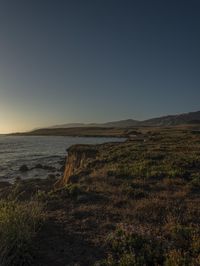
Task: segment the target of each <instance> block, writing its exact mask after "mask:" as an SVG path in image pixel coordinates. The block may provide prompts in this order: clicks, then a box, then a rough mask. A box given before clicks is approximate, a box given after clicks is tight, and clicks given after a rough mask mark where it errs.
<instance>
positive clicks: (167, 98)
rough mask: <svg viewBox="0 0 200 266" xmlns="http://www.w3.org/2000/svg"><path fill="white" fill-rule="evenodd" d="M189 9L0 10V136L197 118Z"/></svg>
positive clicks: (129, 1)
mask: <svg viewBox="0 0 200 266" xmlns="http://www.w3.org/2000/svg"><path fill="white" fill-rule="evenodd" d="M199 14H200V1H199V0H190V1H188V0H187V1H185V0H181V1H179V0H151V1H149V0H17V1H16V0H0V133H7V132H16V131H26V130H30V129H32V128H37V127H42V126H50V125H54V124H62V123H71V122H106V121H115V120H121V119H128V118H132V119H139V120H143V119H147V118H152V117H156V116H162V115H167V114H176V113H183V112H189V111H197V110H200V103H199V100H200V15H199Z"/></svg>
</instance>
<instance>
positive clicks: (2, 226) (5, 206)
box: [0, 200, 44, 266]
mask: <svg viewBox="0 0 200 266" xmlns="http://www.w3.org/2000/svg"><path fill="white" fill-rule="evenodd" d="M43 219H44V215H43V212H42V207H41V205H39V204H38V203H36V202H29V203H19V202H15V201H3V200H1V201H0V265H1V266H15V265H16V266H25V265H26V266H27V265H32V262H33V239H34V237H35V235H36V233H37V230H38V228H39V225H40V223H41V222H42V220H43Z"/></svg>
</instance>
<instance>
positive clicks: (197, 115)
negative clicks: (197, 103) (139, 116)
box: [141, 111, 200, 126]
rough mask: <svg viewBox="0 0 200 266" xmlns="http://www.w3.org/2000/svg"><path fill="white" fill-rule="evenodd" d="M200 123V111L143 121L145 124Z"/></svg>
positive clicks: (175, 124)
mask: <svg viewBox="0 0 200 266" xmlns="http://www.w3.org/2000/svg"><path fill="white" fill-rule="evenodd" d="M192 123H194V124H197V123H200V111H198V112H191V113H185V114H179V115H168V116H162V117H158V118H152V119H148V120H145V121H142V122H141V124H142V125H145V126H177V125H182V124H192Z"/></svg>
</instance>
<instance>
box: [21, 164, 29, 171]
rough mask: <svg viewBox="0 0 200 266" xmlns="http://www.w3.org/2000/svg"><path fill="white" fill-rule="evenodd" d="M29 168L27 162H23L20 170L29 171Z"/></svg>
mask: <svg viewBox="0 0 200 266" xmlns="http://www.w3.org/2000/svg"><path fill="white" fill-rule="evenodd" d="M28 170H29V168H28V166H27V165H26V164H23V165H22V166H21V167H20V168H19V171H20V172H27V171H28Z"/></svg>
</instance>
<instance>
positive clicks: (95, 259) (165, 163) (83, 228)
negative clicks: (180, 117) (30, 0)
mask: <svg viewBox="0 0 200 266" xmlns="http://www.w3.org/2000/svg"><path fill="white" fill-rule="evenodd" d="M138 133H140V134H137V137H133V138H130V139H129V140H127V141H126V142H123V143H107V144H102V145H97V146H91V147H90V146H87V147H86V148H87V149H88V148H91V149H92V150H96V154H97V155H96V157H95V158H91V157H90V158H88V159H86V162H85V164H84V167H82V168H81V169H80V171H79V175H78V177H77V179H76V181H75V180H73V179H72V180H73V182H72V183H70V184H67V185H65V186H64V187H63V188H60V189H57V190H54V189H53V184H54V183H55V180H54V179H52V178H51V179H47V180H30V181H16V183H15V185H14V186H6V187H3V188H1V189H0V196H1V201H2V202H3V203H2V204H3V205H2V204H0V208H4V207H1V206H4V204H8V205H9V206H10V204H11V207H9V208H8V209H10V208H11V209H12V208H13V207H12V206H13V204H15V207H14V209H15V210H16V211H15V212H14V213H12V219H10V218H7V217H9V216H10V211H9V210H8V211H7V212H6V214H5V216H4V217H3V218H1V220H0V238H1V239H4V238H5V232H6V235H9V236H10V235H11V236H12V234H13V235H14V236H13V237H15V238H16V239H19V241H18V242H14V243H13V242H12V241H10V240H8V242H6V247H7V250H8V251H9V250H12V249H13V248H14V249H15V248H16V246H15V245H17V247H19V246H20V247H21V249H20V251H19V253H20V256H19V255H18V253H17V255H16V256H17V259H18V264H17V265H41V266H45V265H48V266H55V265H58V266H66V265H81V266H82V265H83V266H87V265H88V266H90V265H99V266H100V265H107V266H108V265H113V266H115V265H116V266H117V265H119V266H132V265H133V266H134V265H135V266H144V265H147V266H157V265H164V266H190V265H191V266H196V265H200V194H199V193H200V131H198V130H197V129H196V128H192V127H189V128H186V127H182V128H178V127H177V128H163V129H159V128H143V129H141V130H139V129H138ZM79 148H80V147H79V146H76V147H74V149H75V150H78V149H79ZM83 148H84V147H83V146H81V149H83ZM13 199H15V200H14V203H13ZM33 202H34V204H33ZM6 206H7V205H6ZM25 206H27V207H25ZM35 206H36V207H35ZM20 208H22V210H23V211H18V210H21V209H20ZM32 208H33V210H35V208H36V211H33V212H31V213H33V214H32V215H31V216H30V220H31V221H34V225H36V226H32V224H33V223H32V222H30V221H29V219H27V218H26V211H25V213H24V209H25V210H26V209H30V210H31V209H32ZM35 213H36V214H37V215H35ZM13 216H14V217H13ZM15 216H16V217H17V218H16V219H19V220H18V221H22V223H21V222H18V223H17V224H22V225H23V224H24V221H25V224H26V221H28V222H27V223H28V224H30V226H29V227H28V228H27V227H26V226H25V227H24V231H25V233H26V235H28V243H29V244H28V245H25V246H24V244H23V243H26V239H25V240H24V239H23V238H21V235H23V227H22V231H19V230H21V229H19V230H18V229H17V230H15V229H13V226H14V222H12V221H15ZM5 217H6V218H5ZM7 219H8V220H9V223H8V224H7V223H6V224H7V226H6V231H5V230H4V229H3V228H4V226H5V221H6V220H7ZM26 219H27V220H26ZM2 221H3V222H2ZM38 224H39V226H38ZM13 230H14V231H13ZM3 232H4V233H3ZM19 232H21V233H19ZM27 232H28V233H27ZM24 241H25V242H24ZM15 243H16V244H15ZM19 243H21V244H19ZM33 243H34V245H33ZM33 246H34V247H33ZM3 250H4V249H3ZM23 251H24V252H23ZM2 254H3V253H2V249H1V246H0V256H2ZM14 256H15V255H14ZM27 258H30V259H29V260H28V259H27ZM5 259H6V260H8V261H10V253H9V252H8V253H6V255H5ZM19 261H21V262H20V263H21V264H20V263H19ZM23 261H28V263H29V264H23ZM5 265H7V264H5ZM8 265H9V264H8Z"/></svg>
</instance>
